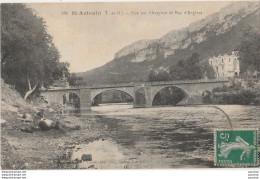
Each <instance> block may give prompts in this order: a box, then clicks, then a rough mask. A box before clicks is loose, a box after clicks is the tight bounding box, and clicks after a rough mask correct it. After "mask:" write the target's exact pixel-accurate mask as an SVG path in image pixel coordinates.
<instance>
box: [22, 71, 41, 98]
mask: <svg viewBox="0 0 260 179" xmlns="http://www.w3.org/2000/svg"><path fill="white" fill-rule="evenodd" d="M27 82H28V88H29V90H28V91H27V92H26V93H25V95H24V98H23V99H24V100H25V101H26V99H27V98H28V97H29V96H30V95H31V94H32V93H33V92H34V90H35V89H36V87H37V85H38V82H37V83H36V84H35V86H34V87H33V89H32V86H31V80H30V76H29V74H27Z"/></svg>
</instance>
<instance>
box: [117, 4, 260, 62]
mask: <svg viewBox="0 0 260 179" xmlns="http://www.w3.org/2000/svg"><path fill="white" fill-rule="evenodd" d="M257 10H258V11H259V3H258V2H239V3H233V4H231V5H229V6H227V7H225V8H223V9H222V10H221V11H220V12H218V13H215V14H212V15H210V16H208V17H206V18H205V19H203V20H199V21H197V22H194V23H192V24H190V25H189V26H188V27H187V28H184V29H180V30H173V31H171V32H169V33H167V34H166V35H164V36H163V37H161V38H160V39H155V40H140V41H137V42H134V43H132V44H131V45H129V46H126V47H124V48H123V49H121V50H120V51H119V52H117V53H116V54H115V59H118V58H122V57H124V56H127V55H129V54H134V55H133V57H132V59H131V60H130V61H131V62H143V61H146V60H148V61H152V60H155V59H156V57H157V56H158V53H160V54H162V55H163V56H164V57H167V56H169V55H173V54H174V52H175V50H176V49H187V48H190V49H192V48H193V46H192V44H200V43H202V42H203V41H205V40H207V37H208V34H214V35H220V34H223V33H225V32H227V31H228V30H230V29H231V28H232V27H233V26H234V25H236V24H237V23H238V22H239V21H240V20H241V19H243V18H244V17H246V16H247V15H248V14H250V13H252V12H255V11H257ZM159 47H160V48H159ZM158 48H159V50H158Z"/></svg>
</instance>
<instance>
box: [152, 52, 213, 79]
mask: <svg viewBox="0 0 260 179" xmlns="http://www.w3.org/2000/svg"><path fill="white" fill-rule="evenodd" d="M200 61H201V59H200V58H199V54H198V53H193V54H192V55H191V57H189V58H188V59H186V60H180V61H178V63H177V64H175V65H173V66H171V67H170V70H169V73H167V72H166V71H155V70H151V71H150V74H149V81H168V80H197V79H201V78H203V77H204V76H205V75H206V76H207V77H208V78H215V72H214V70H213V68H212V67H211V66H209V64H203V63H200Z"/></svg>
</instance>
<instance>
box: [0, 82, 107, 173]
mask: <svg viewBox="0 0 260 179" xmlns="http://www.w3.org/2000/svg"><path fill="white" fill-rule="evenodd" d="M1 90H2V91H1V94H2V95H1V166H2V169H66V168H67V169H73V168H77V163H75V162H71V161H70V158H69V157H70V153H71V151H72V150H74V148H75V147H76V146H77V145H78V144H88V143H90V142H92V141H96V140H99V139H102V138H105V137H106V133H105V132H104V131H102V128H103V126H102V125H101V124H100V123H99V122H98V121H97V119H96V118H95V117H93V116H92V115H91V114H90V115H88V116H84V118H78V117H73V116H68V115H65V114H61V113H60V111H59V110H58V109H57V108H56V109H55V106H53V107H52V106H49V107H46V108H36V107H35V106H33V105H31V104H29V103H27V102H25V101H24V100H23V99H22V98H21V96H20V95H19V94H18V93H17V92H16V91H15V90H14V89H12V87H11V86H9V85H7V84H5V83H4V82H3V81H2V83H1ZM41 109H43V110H44V118H46V119H49V120H52V121H53V122H54V123H56V122H57V121H59V122H60V123H61V124H63V125H65V126H68V128H63V129H59V130H57V129H54V128H53V129H51V130H48V131H41V130H34V131H33V132H32V133H27V132H23V131H21V129H23V128H25V127H26V126H31V125H32V122H23V121H22V116H23V114H26V115H28V116H30V117H31V118H33V117H34V116H35V115H36V114H37V112H39V111H40V110H41ZM70 126H78V127H77V128H73V127H70Z"/></svg>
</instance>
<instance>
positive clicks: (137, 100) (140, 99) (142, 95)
mask: <svg viewBox="0 0 260 179" xmlns="http://www.w3.org/2000/svg"><path fill="white" fill-rule="evenodd" d="M133 107H134V108H149V107H152V99H151V86H150V85H147V84H143V85H138V86H135V87H134V104H133Z"/></svg>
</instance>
